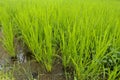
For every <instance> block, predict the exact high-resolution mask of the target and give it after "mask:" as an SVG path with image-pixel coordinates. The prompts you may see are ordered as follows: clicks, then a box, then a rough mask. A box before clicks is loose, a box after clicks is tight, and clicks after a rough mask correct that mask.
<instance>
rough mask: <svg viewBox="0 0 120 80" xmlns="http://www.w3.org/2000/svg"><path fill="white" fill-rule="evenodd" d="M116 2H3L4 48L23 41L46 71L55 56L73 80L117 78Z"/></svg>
mask: <svg viewBox="0 0 120 80" xmlns="http://www.w3.org/2000/svg"><path fill="white" fill-rule="evenodd" d="M119 5H120V2H119V1H117V0H116V1H114V0H111V1H108V0H96V1H94V0H19V1H18V0H4V1H2V0H1V1H0V24H1V25H2V27H1V30H2V32H3V35H4V36H3V39H2V41H3V43H4V47H5V49H6V50H7V51H8V52H9V54H10V55H11V56H15V55H16V52H15V48H14V38H18V39H20V40H22V41H23V42H24V43H25V45H27V47H28V48H29V51H31V52H32V53H33V55H34V57H35V59H36V60H37V61H38V62H41V63H42V64H43V65H44V67H45V68H46V70H47V71H48V72H50V71H51V69H52V66H53V65H52V64H53V61H54V59H55V58H60V59H61V60H62V64H63V66H64V68H65V69H66V68H68V67H69V68H73V71H72V72H73V75H74V80H106V79H107V80H120V6H119Z"/></svg>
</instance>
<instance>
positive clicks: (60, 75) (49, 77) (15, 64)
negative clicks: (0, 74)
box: [0, 32, 66, 80]
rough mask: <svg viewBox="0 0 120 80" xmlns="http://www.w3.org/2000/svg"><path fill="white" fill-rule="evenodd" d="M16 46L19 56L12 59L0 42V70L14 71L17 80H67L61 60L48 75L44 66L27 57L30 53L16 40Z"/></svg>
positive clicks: (57, 61)
mask: <svg viewBox="0 0 120 80" xmlns="http://www.w3.org/2000/svg"><path fill="white" fill-rule="evenodd" d="M1 37H2V33H1V32H0V38H1ZM15 46H16V53H17V55H16V58H11V56H9V55H8V53H7V52H6V51H5V50H4V48H3V45H2V43H1V42H0V70H2V71H5V72H8V71H11V70H12V71H13V75H14V77H15V79H16V80H66V79H65V75H64V71H63V67H62V63H61V61H60V60H58V59H57V60H55V62H54V64H53V68H52V71H51V72H49V73H48V72H47V71H46V69H45V68H44V66H42V65H41V64H40V63H38V62H36V61H35V59H34V58H30V56H28V55H26V53H28V52H26V51H25V50H24V49H23V48H24V47H23V45H22V43H19V42H18V41H17V40H15ZM29 53H30V52H29Z"/></svg>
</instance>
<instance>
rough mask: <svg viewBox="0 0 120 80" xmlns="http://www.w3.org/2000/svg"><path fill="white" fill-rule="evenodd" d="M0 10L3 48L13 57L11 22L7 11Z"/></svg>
mask: <svg viewBox="0 0 120 80" xmlns="http://www.w3.org/2000/svg"><path fill="white" fill-rule="evenodd" d="M2 9H3V10H1V11H2V13H1V15H0V21H1V25H2V34H3V38H2V41H3V46H4V48H5V49H6V50H7V51H8V53H9V54H10V55H11V56H15V50H14V33H13V22H12V19H10V15H8V14H7V11H6V10H5V9H4V8H2Z"/></svg>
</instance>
